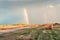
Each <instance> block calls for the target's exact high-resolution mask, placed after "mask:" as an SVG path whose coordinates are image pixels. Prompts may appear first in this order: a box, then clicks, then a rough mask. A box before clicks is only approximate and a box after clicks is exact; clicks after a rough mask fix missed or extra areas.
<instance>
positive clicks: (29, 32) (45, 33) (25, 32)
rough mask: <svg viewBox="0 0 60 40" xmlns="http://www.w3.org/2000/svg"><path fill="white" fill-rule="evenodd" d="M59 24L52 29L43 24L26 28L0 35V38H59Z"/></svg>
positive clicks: (39, 39) (12, 39) (48, 39)
mask: <svg viewBox="0 0 60 40" xmlns="http://www.w3.org/2000/svg"><path fill="white" fill-rule="evenodd" d="M59 28H60V25H56V26H54V28H53V29H52V30H46V29H44V27H43V26H41V27H38V28H26V29H22V30H17V31H14V32H10V33H5V34H1V35H0V40H60V29H59Z"/></svg>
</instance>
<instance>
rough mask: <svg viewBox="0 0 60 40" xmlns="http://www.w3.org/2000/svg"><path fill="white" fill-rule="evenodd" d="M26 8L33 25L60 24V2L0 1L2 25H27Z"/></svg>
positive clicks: (49, 0)
mask: <svg viewBox="0 0 60 40" xmlns="http://www.w3.org/2000/svg"><path fill="white" fill-rule="evenodd" d="M24 8H26V9H27V10H28V16H29V22H30V23H32V24H33V23H38V24H44V23H52V22H53V23H54V22H60V17H59V16H60V0H0V24H17V23H20V22H23V23H25V24H26V18H25V14H24Z"/></svg>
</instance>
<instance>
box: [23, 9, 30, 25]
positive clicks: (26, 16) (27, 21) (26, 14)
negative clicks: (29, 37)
mask: <svg viewBox="0 0 60 40" xmlns="http://www.w3.org/2000/svg"><path fill="white" fill-rule="evenodd" d="M24 14H25V18H26V23H27V24H29V17H28V11H27V9H26V8H24Z"/></svg>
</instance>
